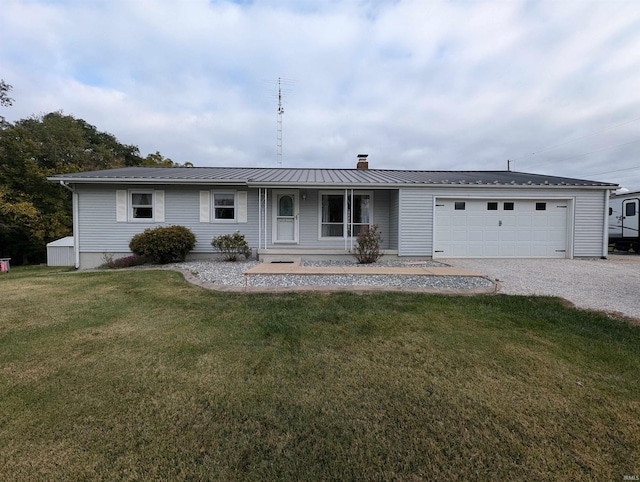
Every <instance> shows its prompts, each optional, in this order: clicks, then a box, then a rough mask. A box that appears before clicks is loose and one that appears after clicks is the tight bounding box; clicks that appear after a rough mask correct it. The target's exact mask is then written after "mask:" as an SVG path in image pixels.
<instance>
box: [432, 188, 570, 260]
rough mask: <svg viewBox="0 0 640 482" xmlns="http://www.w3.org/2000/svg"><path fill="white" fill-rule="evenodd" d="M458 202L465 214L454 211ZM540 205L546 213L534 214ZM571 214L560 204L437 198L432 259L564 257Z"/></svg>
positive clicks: (535, 201)
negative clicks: (538, 204) (489, 203)
mask: <svg viewBox="0 0 640 482" xmlns="http://www.w3.org/2000/svg"><path fill="white" fill-rule="evenodd" d="M456 201H458V202H464V206H465V209H464V210H462V209H458V210H456V209H454V206H455V202H456ZM488 202H491V203H492V206H494V205H493V203H494V202H495V203H497V206H498V210H491V211H489V210H488ZM536 203H546V206H545V207H546V209H545V210H536ZM505 206H508V207H510V206H513V209H512V210H510V209H507V210H505V209H504V207H505ZM558 206H562V207H558ZM539 207H540V206H538V208H539ZM567 212H568V211H567V207H566V204H565V203H563V202H562V201H560V203H558V202H557V201H549V200H544V199H543V200H517V199H515V200H509V201H494V200H486V199H484V200H480V199H457V200H448V199H447V200H441V199H438V202H437V203H436V216H435V219H436V225H435V228H434V229H435V232H434V240H435V243H434V256H435V257H459V258H469V257H485V258H486V257H489V258H500V257H503V258H507V257H529V258H530V257H544V258H556V257H557V258H564V257H565V256H566V243H567Z"/></svg>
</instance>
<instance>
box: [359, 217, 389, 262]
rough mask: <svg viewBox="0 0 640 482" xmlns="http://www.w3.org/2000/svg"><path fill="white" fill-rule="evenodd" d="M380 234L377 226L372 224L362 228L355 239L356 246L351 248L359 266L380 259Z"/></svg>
mask: <svg viewBox="0 0 640 482" xmlns="http://www.w3.org/2000/svg"><path fill="white" fill-rule="evenodd" d="M380 234H381V232H380V231H378V226H377V225H376V224H372V225H371V226H369V227H367V228H364V229H363V230H362V231H361V232H360V234H358V237H357V239H356V245H355V246H354V248H353V251H352V252H353V255H354V256H355V257H356V260H357V261H358V263H360V264H369V263H375V262H376V261H378V260H379V259H380V258H382V255H383V253H382V252H381V251H380V244H381V243H382V237H381V236H380Z"/></svg>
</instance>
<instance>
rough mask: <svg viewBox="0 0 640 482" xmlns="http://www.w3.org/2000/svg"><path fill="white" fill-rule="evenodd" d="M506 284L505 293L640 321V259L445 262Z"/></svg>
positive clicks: (456, 260) (627, 257)
mask: <svg viewBox="0 0 640 482" xmlns="http://www.w3.org/2000/svg"><path fill="white" fill-rule="evenodd" d="M439 261H443V262H445V263H447V264H449V265H451V266H459V267H461V268H467V269H469V270H472V271H475V272H477V273H479V274H483V275H486V276H488V277H489V278H491V279H497V280H499V281H500V290H499V292H500V293H505V294H514V295H529V294H533V295H552V296H560V297H562V298H565V299H567V300H569V301H571V302H572V303H573V304H575V305H576V306H577V307H579V308H587V309H595V310H601V311H607V312H614V313H621V314H623V315H626V316H629V317H632V318H637V319H640V256H637V255H610V256H609V258H608V259H455V260H439Z"/></svg>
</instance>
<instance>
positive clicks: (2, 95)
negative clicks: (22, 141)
mask: <svg viewBox="0 0 640 482" xmlns="http://www.w3.org/2000/svg"><path fill="white" fill-rule="evenodd" d="M11 89H13V87H12V86H10V85H9V84H7V83H6V82H5V81H4V80H2V79H0V107H11V106H12V105H13V99H12V98H11V97H9V91H10V90H11ZM6 125H7V123H6V122H5V120H4V116H1V115H0V129H1V128H2V127H4V126H6Z"/></svg>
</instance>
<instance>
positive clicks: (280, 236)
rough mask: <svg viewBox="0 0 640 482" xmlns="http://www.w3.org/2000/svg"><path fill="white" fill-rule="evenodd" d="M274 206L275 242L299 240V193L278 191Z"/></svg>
mask: <svg viewBox="0 0 640 482" xmlns="http://www.w3.org/2000/svg"><path fill="white" fill-rule="evenodd" d="M274 194H275V196H274V200H273V202H274V206H273V213H274V217H273V242H274V243H297V242H298V193H297V191H276V192H275V193H274Z"/></svg>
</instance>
